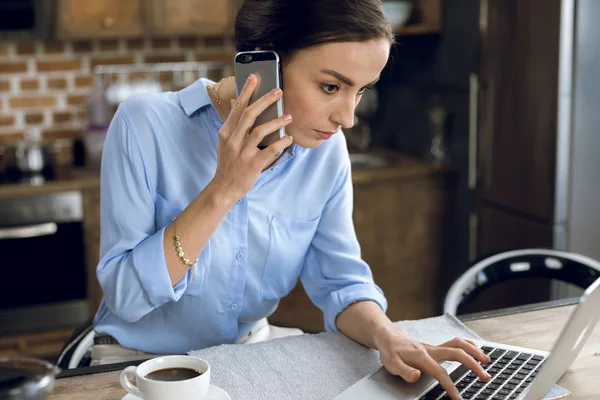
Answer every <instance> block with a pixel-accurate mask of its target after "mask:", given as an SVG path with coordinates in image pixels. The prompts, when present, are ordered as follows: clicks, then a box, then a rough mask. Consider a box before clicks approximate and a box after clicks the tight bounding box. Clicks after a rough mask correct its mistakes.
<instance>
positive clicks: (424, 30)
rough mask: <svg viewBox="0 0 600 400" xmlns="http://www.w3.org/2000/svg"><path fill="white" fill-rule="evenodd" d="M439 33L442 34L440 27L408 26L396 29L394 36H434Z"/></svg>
mask: <svg viewBox="0 0 600 400" xmlns="http://www.w3.org/2000/svg"><path fill="white" fill-rule="evenodd" d="M439 33H441V29H440V27H435V26H429V25H407V26H403V27H401V28H398V29H394V34H395V35H400V36H410V35H432V34H439Z"/></svg>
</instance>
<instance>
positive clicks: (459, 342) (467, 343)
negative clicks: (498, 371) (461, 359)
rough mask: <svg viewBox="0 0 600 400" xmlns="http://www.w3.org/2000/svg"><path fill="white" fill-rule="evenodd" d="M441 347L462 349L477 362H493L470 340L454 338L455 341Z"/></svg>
mask: <svg viewBox="0 0 600 400" xmlns="http://www.w3.org/2000/svg"><path fill="white" fill-rule="evenodd" d="M440 347H457V348H460V349H462V350H464V351H465V352H467V354H470V355H471V356H472V357H474V358H475V359H476V360H479V361H481V362H482V363H484V364H485V363H489V362H490V361H491V360H490V357H489V356H488V355H487V354H485V353H484V352H483V350H481V349H480V348H479V346H477V344H476V343H475V342H473V341H471V340H468V339H462V338H454V339H452V340H450V341H448V342H446V343H444V344H442V345H441V346H440Z"/></svg>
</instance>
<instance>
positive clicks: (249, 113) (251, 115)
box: [234, 89, 283, 136]
mask: <svg viewBox="0 0 600 400" xmlns="http://www.w3.org/2000/svg"><path fill="white" fill-rule="evenodd" d="M282 95H283V92H282V91H281V89H273V90H271V91H270V92H269V93H267V94H265V95H264V96H262V97H261V98H260V99H258V100H256V101H255V102H254V103H253V104H252V105H251V106H249V107H246V109H245V110H244V111H242V116H241V117H240V120H239V123H238V125H237V127H236V129H235V132H234V135H240V136H241V135H242V134H246V133H247V132H249V131H250V129H251V128H252V126H253V125H254V122H255V121H256V118H258V116H259V115H260V114H262V112H263V111H265V110H266V109H267V108H268V107H269V106H270V105H271V104H273V103H275V102H276V101H277V100H279V99H280V98H281V96H282ZM240 108H241V107H240Z"/></svg>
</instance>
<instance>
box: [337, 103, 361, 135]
mask: <svg viewBox="0 0 600 400" xmlns="http://www.w3.org/2000/svg"><path fill="white" fill-rule="evenodd" d="M340 100H341V101H340V104H338V105H336V108H335V109H334V111H333V113H332V114H331V119H332V120H333V122H334V123H335V124H337V125H341V126H342V128H344V129H350V128H352V127H353V126H354V110H355V109H356V106H357V105H358V102H357V99H356V98H348V99H340Z"/></svg>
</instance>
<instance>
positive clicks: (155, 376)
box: [146, 368, 202, 382]
mask: <svg viewBox="0 0 600 400" xmlns="http://www.w3.org/2000/svg"><path fill="white" fill-rule="evenodd" d="M200 375H202V372H201V371H197V370H195V369H191V368H165V369H158V370H156V371H152V372H150V373H149V374H148V375H146V378H148V379H152V380H155V381H166V382H172V381H185V380H186V379H192V378H196V377H198V376H200Z"/></svg>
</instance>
